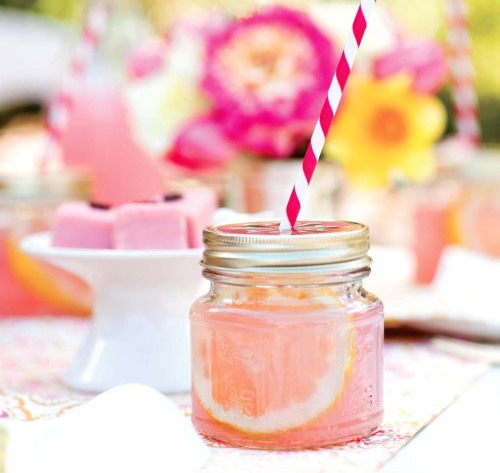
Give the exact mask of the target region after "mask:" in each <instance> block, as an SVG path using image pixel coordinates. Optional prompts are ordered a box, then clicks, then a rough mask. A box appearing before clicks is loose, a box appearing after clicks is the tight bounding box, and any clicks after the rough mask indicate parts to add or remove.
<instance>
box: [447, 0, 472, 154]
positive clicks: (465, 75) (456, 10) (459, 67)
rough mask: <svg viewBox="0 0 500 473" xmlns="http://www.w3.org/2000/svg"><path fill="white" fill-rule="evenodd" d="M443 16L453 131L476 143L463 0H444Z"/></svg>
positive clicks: (466, 15) (468, 46) (469, 141)
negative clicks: (444, 17)
mask: <svg viewBox="0 0 500 473" xmlns="http://www.w3.org/2000/svg"><path fill="white" fill-rule="evenodd" d="M445 16H446V30H447V40H448V48H449V51H448V54H449V56H448V57H449V66H450V77H451V87H452V94H453V102H454V111H455V119H456V123H457V135H458V137H459V138H462V139H463V140H464V141H466V142H467V143H469V144H470V145H472V146H478V145H479V143H480V141H481V133H480V127H479V113H478V106H477V96H476V88H475V75H474V65H473V62H472V47H471V40H470V32H469V10H468V8H467V0H445Z"/></svg>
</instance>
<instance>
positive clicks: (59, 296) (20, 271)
mask: <svg viewBox="0 0 500 473" xmlns="http://www.w3.org/2000/svg"><path fill="white" fill-rule="evenodd" d="M6 256H7V262H8V265H9V268H10V271H11V272H12V275H13V276H14V277H15V279H16V281H17V282H18V283H19V284H21V285H22V286H23V287H24V288H25V289H26V290H27V291H29V292H30V293H31V294H32V295H34V296H36V297H37V299H38V300H40V301H42V302H44V303H46V304H48V305H49V306H50V307H51V308H53V310H54V311H55V312H58V313H62V314H66V315H89V314H90V308H91V301H92V294H91V290H90V288H89V287H88V285H87V284H86V283H85V282H84V281H82V280H81V279H79V278H77V277H76V276H73V275H72V274H69V273H67V272H66V271H63V270H61V269H59V268H56V267H55V266H52V265H50V264H48V263H43V262H38V261H35V260H34V259H32V258H31V257H29V256H27V255H25V254H24V253H22V252H21V250H20V249H19V247H18V243H17V242H16V240H14V239H13V238H7V240H6Z"/></svg>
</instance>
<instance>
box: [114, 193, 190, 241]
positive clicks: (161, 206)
mask: <svg viewBox="0 0 500 473" xmlns="http://www.w3.org/2000/svg"><path fill="white" fill-rule="evenodd" d="M116 214H117V215H116V226H115V233H114V242H115V248H117V249H122V250H162V249H184V248H188V230H187V220H186V215H185V214H184V213H183V212H182V210H181V209H180V208H178V207H176V206H173V205H170V204H169V203H163V202H152V203H131V204H125V205H123V206H121V207H120V208H119V209H118V210H117V212H116Z"/></svg>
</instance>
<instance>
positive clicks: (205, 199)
mask: <svg viewBox="0 0 500 473" xmlns="http://www.w3.org/2000/svg"><path fill="white" fill-rule="evenodd" d="M172 204H174V205H178V206H179V207H181V208H182V209H183V211H184V212H185V213H186V215H187V221H188V241H189V247H190V248H202V247H203V229H204V228H205V227H206V226H207V225H210V224H211V223H212V218H213V215H214V213H215V211H216V210H217V207H218V201H217V194H216V193H215V191H214V190H213V189H210V188H209V187H198V188H194V189H188V190H186V191H185V192H184V196H183V199H181V200H178V201H174V202H172Z"/></svg>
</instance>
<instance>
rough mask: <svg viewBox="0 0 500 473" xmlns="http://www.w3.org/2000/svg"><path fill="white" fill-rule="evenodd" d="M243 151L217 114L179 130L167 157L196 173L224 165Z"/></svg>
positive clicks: (197, 119) (195, 121)
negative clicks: (222, 124)
mask: <svg viewBox="0 0 500 473" xmlns="http://www.w3.org/2000/svg"><path fill="white" fill-rule="evenodd" d="M238 153H239V149H238V148H237V147H236V145H235V144H234V143H232V142H231V141H230V140H229V139H228V138H227V136H226V134H225V133H224V131H223V130H222V129H221V127H220V124H219V123H218V122H217V118H216V117H215V116H213V115H208V116H204V117H198V118H195V119H194V120H192V121H190V122H188V123H187V124H186V125H184V126H183V128H182V129H181V130H180V131H179V133H178V135H177V137H176V139H175V141H174V144H173V146H172V148H171V150H170V151H169V152H168V153H167V156H166V158H167V159H168V160H170V161H171V162H173V163H175V164H177V165H179V166H183V167H185V168H188V169H192V170H196V171H199V170H206V169H212V168H217V167H221V166H224V165H225V164H227V163H228V162H229V161H231V160H232V159H234V158H235V157H237V156H238Z"/></svg>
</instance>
